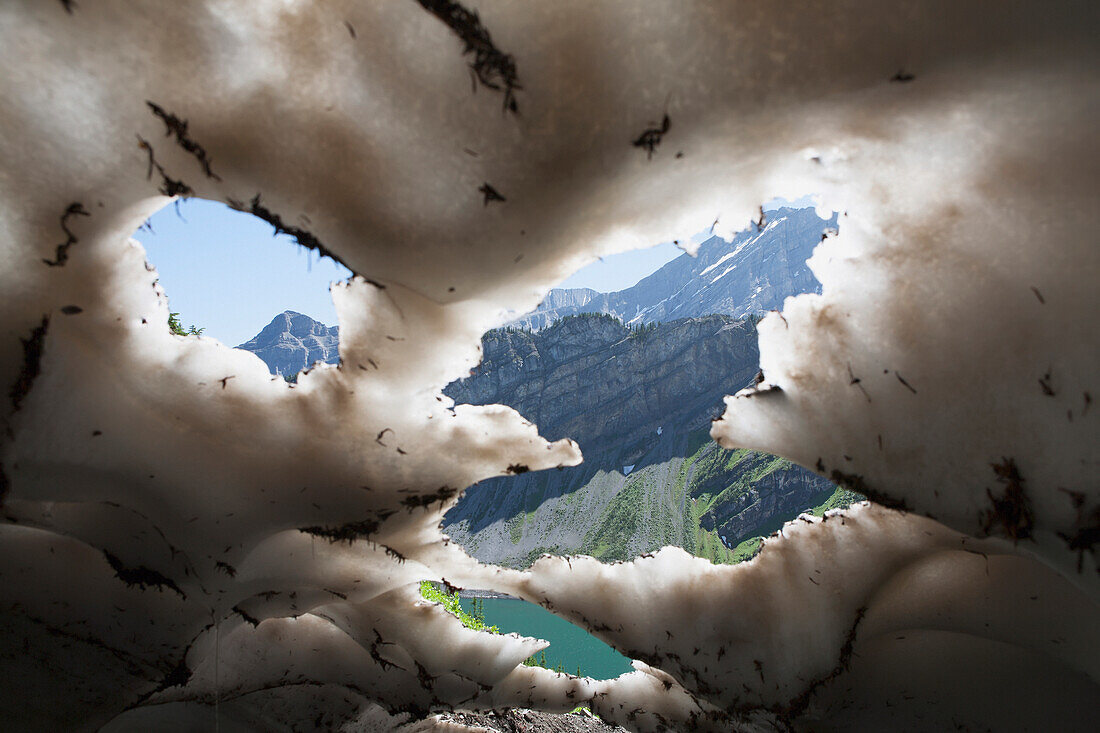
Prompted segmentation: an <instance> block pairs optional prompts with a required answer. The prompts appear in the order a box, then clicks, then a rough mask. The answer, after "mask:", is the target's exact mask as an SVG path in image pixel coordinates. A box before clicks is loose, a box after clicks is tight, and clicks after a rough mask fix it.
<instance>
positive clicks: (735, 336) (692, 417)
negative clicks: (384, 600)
mask: <svg viewBox="0 0 1100 733" xmlns="http://www.w3.org/2000/svg"><path fill="white" fill-rule="evenodd" d="M483 345H484V352H485V357H484V360H483V362H482V365H481V366H480V367H479V369H478V370H477V372H476V373H475V374H474V375H472V376H471V377H470V378H468V379H465V380H462V381H461V382H456V383H454V384H452V385H450V386H449V387H448V389H447V392H448V394H449V395H450V396H452V397H453V398H454V399H455V401H456V402H468V403H473V404H492V403H503V404H507V405H510V406H512V407H514V408H516V409H517V410H518V411H519V412H520V413H521V414H523V415H524V416H526V417H527V418H528V419H531V420H532V421H534V422H536V423H537V424H538V425H539V429H540V432H541V433H542V434H543V435H544V436H545V437H548V438H556V437H565V436H568V437H572V438H574V439H575V440H577V442H578V443H579V444H580V446H581V449H582V450H583V451H584V455H585V461H584V463H583V464H582V465H580V466H576V467H569V468H563V469H559V470H550V471H542V472H538V473H524V474H522V475H518V476H509V477H502V478H495V479H490V480H487V481H483V482H481V483H479V484H477V485H475V486H473V487H471V488H470V489H469V490H468V491H467V492H466V495H465V496H464V497H463V498H462V499H461V501H459V503H458V505H457V506H456V507H455V508H454V509H452V510H451V511H450V512H449V513H448V514H447V516H446V518H445V520H444V526H445V528H446V531H447V533H448V534H450V536H451V537H452V539H454V540H455V541H456V542H458V543H459V544H461V545H462V546H463V547H465V548H466V549H467V551H468V552H470V553H471V554H472V555H474V556H475V557H477V558H479V559H481V560H484V561H491V562H498V563H505V564H511V565H520V566H522V565H526V564H527V563H529V562H531V561H532V560H533V559H534V558H535V557H537V556H538V555H539V554H541V553H544V552H549V553H553V554H589V555H594V556H596V557H599V558H601V559H605V560H617V559H625V558H628V557H633V556H635V555H637V554H640V553H642V552H648V551H652V550H656V549H658V548H660V547H663V546H665V545H676V546H679V547H683V548H684V549H686V550H688V551H690V552H693V553H695V554H698V555H701V556H704V557H708V558H710V559H712V560H715V561H717V562H730V561H734V560H736V559H739V555H738V553H737V552H736V551H735V548H736V546H737V545H738V543H739V542H741V541H742V540H744V539H747V538H750V537H753V536H755V534H757V533H765V534H766V533H768V532H770V531H773V530H774V529H777V528H778V525H780V524H781V523H782V521H783V520H786V519H791V518H793V517H794V516H796V515H797V514H798V513H799V512H800V511H802V510H805V509H808V508H810V507H812V506H814V505H815V503H820V502H822V501H824V500H825V499H827V498H828V497H829V495H830V493H831V492H832V490H833V487H832V485H831V484H830V483H829V482H828V481H826V480H824V479H822V478H820V477H817V476H815V475H813V474H811V473H809V472H808V471H805V470H804V469H802V468H800V467H797V466H794V465H792V464H790V463H789V462H787V461H784V460H782V459H778V458H775V457H773V456H764V455H760V454H756V453H753V452H751V451H726V450H722V449H721V448H719V447H718V446H717V445H716V444H715V443H713V442H712V441H711V440H710V439H709V436H708V434H707V430H708V427H709V423H708V420H707V418H708V416H710V415H713V414H716V413H717V412H718V411H719V410H720V407H721V401H722V395H724V394H730V393H733V392H736V391H737V390H739V389H741V388H742V387H744V386H746V385H747V384H748V383H749V382H750V381H751V380H752V377H753V375H754V374H755V373H756V370H757V351H756V330H755V328H754V325H753V322H752V321H751V320H746V321H739V320H736V319H734V318H731V317H729V316H719V315H712V316H707V317H703V318H691V319H683V320H678V321H673V322H670V323H662V324H655V325H653V326H647V327H642V328H636V329H631V328H629V327H626V326H623V325H622V324H621V323H619V322H618V321H616V320H614V319H613V318H611V317H609V316H604V315H595V314H589V315H582V316H576V317H570V318H565V319H563V320H562V321H559V322H558V323H556V324H555V325H554V326H552V327H550V328H548V329H545V330H543V331H540V332H536V333H529V332H525V331H521V330H516V329H507V330H498V331H492V332H490V333H488V334H486V335H485V338H484V340H483ZM716 375H721V376H716ZM773 525H774V526H773ZM742 556H743V555H742Z"/></svg>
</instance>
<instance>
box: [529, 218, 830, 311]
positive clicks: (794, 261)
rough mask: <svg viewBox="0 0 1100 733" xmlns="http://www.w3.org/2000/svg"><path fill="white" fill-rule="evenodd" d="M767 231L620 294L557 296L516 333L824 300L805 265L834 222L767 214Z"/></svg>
mask: <svg viewBox="0 0 1100 733" xmlns="http://www.w3.org/2000/svg"><path fill="white" fill-rule="evenodd" d="M767 213H768V217H769V218H768V221H767V223H766V224H765V225H764V227H763V229H758V228H757V227H755V226H754V227H752V228H750V229H748V230H746V231H743V232H741V233H739V234H737V235H736V236H735V237H734V238H733V240H732V241H729V242H727V241H726V240H724V239H722V238H721V237H711V238H710V239H708V240H706V241H705V242H703V243H702V244H701V245H700V246H699V251H698V253H697V256H696V257H690V256H688V255H686V254H684V255H681V256H680V257H677V258H676V259H674V260H672V261H671V262H669V263H667V264H666V265H665V266H664V267H662V268H661V269H659V270H657V271H656V272H654V273H653V274H652V275H650V276H648V277H646V278H644V279H643V280H641V281H640V282H639V283H638V284H637V285H634V286H633V287H630V288H627V289H625V290H620V291H618V292H615V293H598V292H596V291H595V290H591V289H588V288H570V289H561V288H555V289H553V290H551V291H550V292H549V293H548V294H547V296H546V298H545V299H544V300H543V301H542V303H541V304H540V305H539V307H538V308H537V309H536V310H535V311H533V312H532V313H529V314H527V315H525V316H521V317H520V318H517V319H516V320H515V321H513V322H512V324H511V325H514V326H518V327H522V328H528V329H531V330H539V329H541V328H545V327H547V326H549V325H550V324H551V323H553V322H555V321H557V320H558V319H559V318H561V317H563V316H567V315H576V314H578V313H608V314H611V315H614V316H616V317H617V318H619V319H620V320H622V321H623V322H624V323H627V324H629V325H634V324H639V323H654V322H657V321H670V320H673V319H676V318H686V317H691V316H701V315H707V314H709V313H725V314H727V315H731V316H736V317H738V318H743V317H745V316H748V315H752V314H762V313H765V312H767V311H769V310H774V309H779V308H782V306H783V300H784V298H786V297H788V296H790V295H797V294H799V293H810V292H820V285H819V284H818V282H817V280H815V279H814V276H813V273H811V272H810V268H809V267H807V266H806V260H807V259H808V258H809V257H810V254H811V253H812V252H813V248H814V247H815V246H816V245H817V244H818V242H820V241H821V237H822V234H823V233H824V232H825V231H826V230H830V229H831V230H835V228H836V225H837V219H836V215H835V214H834V215H833V217H832V218H831V219H828V220H826V219H821V218H819V217H818V216H817V214H816V213H814V209H812V208H805V209H791V208H781V209H778V210H776V211H769V212H767Z"/></svg>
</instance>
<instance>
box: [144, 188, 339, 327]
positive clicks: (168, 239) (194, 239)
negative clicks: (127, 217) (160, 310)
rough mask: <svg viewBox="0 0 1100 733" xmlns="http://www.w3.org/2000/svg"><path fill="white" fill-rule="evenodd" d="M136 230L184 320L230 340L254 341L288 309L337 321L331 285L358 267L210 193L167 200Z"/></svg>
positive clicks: (173, 307) (324, 320)
mask: <svg viewBox="0 0 1100 733" xmlns="http://www.w3.org/2000/svg"><path fill="white" fill-rule="evenodd" d="M133 236H134V239H136V240H137V241H139V242H140V243H141V244H142V246H143V247H145V252H146V257H147V259H148V260H149V262H150V263H151V264H153V265H154V266H155V267H156V268H157V274H158V276H159V278H160V284H161V286H162V287H163V288H164V292H165V293H166V294H167V296H168V301H169V304H170V308H171V310H172V311H173V312H176V313H179V320H180V322H181V323H182V325H183V327H184V328H185V329H187V328H189V327H190V326H192V325H194V326H195V327H196V328H200V329H203V335H204V336H210V337H213V338H216V339H218V340H219V341H221V342H222V343H224V344H226V345H228V346H237V345H240V344H243V343H245V342H247V341H249V340H250V339H252V338H253V337H254V336H256V335H257V333H259V332H260V330H261V329H263V328H264V327H265V326H267V325H268V324H269V323H271V320H272V318H273V317H275V316H276V315H278V314H280V313H283V312H284V311H294V312H297V313H301V314H303V315H307V316H309V317H310V318H312V319H314V320H317V321H321V322H322V323H324V324H326V325H328V326H334V325H336V310H335V308H334V307H333V304H332V297H331V296H330V294H329V284H330V283H332V282H334V281H340V280H346V279H347V278H349V277H351V274H352V273H351V271H350V270H348V269H347V268H345V267H344V266H343V265H341V264H339V263H338V262H335V261H334V260H332V259H329V258H327V257H321V256H320V255H318V254H316V253H314V252H312V251H311V250H309V249H307V248H305V247H302V246H300V245H299V244H298V243H297V242H296V241H295V239H294V238H293V237H291V236H289V235H286V234H279V235H276V234H275V230H274V228H273V227H272V226H271V225H270V224H268V223H267V222H266V221H263V220H262V219H259V218H257V217H255V216H253V215H252V214H248V213H244V212H241V211H237V210H235V209H232V208H230V207H228V206H226V205H225V204H222V203H219V202H215V201H208V200H205V199H196V198H192V199H180V200H178V201H176V202H172V203H169V204H166V205H165V207H164V208H162V209H161V210H160V211H158V212H157V213H156V214H154V215H153V216H152V217H150V218H149V219H148V221H147V222H146V223H145V225H143V226H142V227H141V228H140V229H138V231H137V232H135V233H134V235H133Z"/></svg>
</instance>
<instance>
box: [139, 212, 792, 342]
mask: <svg viewBox="0 0 1100 733" xmlns="http://www.w3.org/2000/svg"><path fill="white" fill-rule="evenodd" d="M781 203H786V202H783V201H782V200H780V199H777V200H776V201H772V202H769V203H768V204H766V205H765V207H764V208H765V209H768V208H775V207H777V206H778V205H779V204H781ZM795 203H796V204H798V205H809V204H808V202H807V201H806V200H803V199H799V200H798V201H797V202H795ZM150 224H151V225H152V231H147V230H144V229H143V230H141V231H138V232H137V233H135V234H134V238H135V239H137V240H138V241H139V242H141V243H142V245H143V246H144V247H145V251H146V252H147V253H148V258H149V261H150V262H151V263H153V265H155V266H156V268H157V272H158V273H159V274H160V283H161V285H162V286H163V287H164V291H165V292H166V293H167V294H168V302H169V304H170V306H171V308H172V310H173V311H177V312H179V314H180V320H181V321H182V322H183V324H184V327H187V326H190V325H192V324H194V325H196V326H198V327H200V328H205V329H206V331H205V335H207V336H213V337H214V338H216V339H218V340H219V341H221V342H222V343H224V344H228V345H230V346H237V345H238V344H242V343H244V342H245V341H248V340H249V339H251V338H252V337H253V336H255V335H256V334H257V333H258V332H259V331H260V329H262V328H263V327H264V326H266V325H267V324H268V323H269V322H270V321H271V319H272V318H274V317H275V316H276V315H277V314H279V313H282V312H283V311H284V310H293V311H298V312H299V313H304V314H306V315H307V316H310V317H311V318H315V319H317V320H318V321H322V322H324V323H326V324H328V325H334V324H335V323H336V311H335V309H334V308H333V306H332V298H331V297H330V296H329V292H328V286H329V283H331V282H333V281H337V280H343V279H346V278H347V277H349V276H350V275H351V273H350V272H349V271H348V270H347V269H346V268H344V267H343V266H342V265H339V264H337V263H335V262H333V261H332V260H329V259H323V258H319V257H318V256H317V255H316V254H313V253H312V252H310V251H309V250H306V249H304V248H303V247H299V246H298V245H297V244H296V243H295V242H294V239H293V238H292V237H288V236H286V235H280V236H278V237H274V236H272V234H273V232H274V230H273V229H272V227H271V225H270V224H268V223H267V222H265V221H261V220H260V219H257V218H256V217H254V216H252V215H251V214H244V213H241V212H239V211H234V210H232V209H230V208H229V207H228V206H225V205H224V204H220V203H215V202H212V201H205V200H202V199H187V200H182V201H180V202H179V213H178V214H177V213H176V207H175V206H173V205H171V204H169V205H168V206H166V207H165V208H163V209H161V210H160V211H159V212H157V213H156V214H155V215H154V216H153V217H152V218H151V219H150ZM702 238H706V234H705V233H704V234H699V235H696V237H695V239H696V240H700V241H701V239H702ZM681 254H683V252H681V251H680V249H678V248H677V247H676V246H675V245H673V244H671V243H666V244H659V245H657V246H655V247H650V248H648V249H641V250H635V251H633V252H624V253H622V254H618V255H611V256H609V257H605V258H604V260H603V261H602V262H595V263H593V264H591V265H589V266H588V267H585V268H583V269H581V270H579V271H578V272H576V273H575V274H574V275H573V276H571V277H570V278H568V279H567V280H565V282H563V283H562V284H561V287H567V288H582V287H583V288H592V289H593V290H598V291H600V292H605V293H607V292H614V291H616V290H622V289H624V288H628V287H630V286H631V285H634V284H635V283H636V282H638V281H639V280H641V279H642V278H643V277H645V276H646V275H649V274H650V273H652V272H654V271H655V270H657V269H658V268H660V267H661V265H663V264H665V263H666V262H668V261H670V260H672V259H675V258H676V257H678V256H680V255H681Z"/></svg>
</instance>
